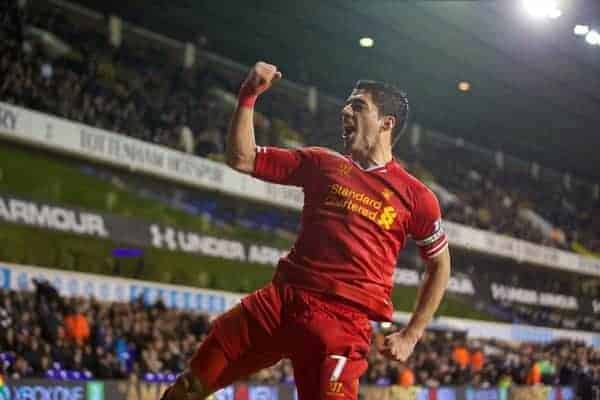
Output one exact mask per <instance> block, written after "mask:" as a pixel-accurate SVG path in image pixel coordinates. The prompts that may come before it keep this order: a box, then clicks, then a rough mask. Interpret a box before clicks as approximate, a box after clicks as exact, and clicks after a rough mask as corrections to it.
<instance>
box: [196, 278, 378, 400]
mask: <svg viewBox="0 0 600 400" xmlns="http://www.w3.org/2000/svg"><path fill="white" fill-rule="evenodd" d="M370 341H371V324H370V322H369V319H368V317H367V315H366V314H365V313H363V312H361V311H359V309H357V308H356V307H354V306H353V305H352V304H351V303H348V302H346V301H345V300H343V299H341V298H338V297H334V296H331V295H326V294H320V293H316V292H311V291H307V290H302V289H297V288H293V287H291V286H288V285H279V284H277V285H276V284H273V283H272V284H269V285H267V286H266V287H264V288H262V289H260V290H258V291H256V292H254V293H252V294H251V295H249V296H247V297H245V298H244V299H243V300H242V304H241V305H240V306H237V307H235V308H233V309H232V310H230V311H228V312H227V313H225V314H223V315H222V316H220V317H219V318H218V319H217V320H215V322H214V323H213V325H212V327H211V331H210V333H209V335H208V337H207V339H206V340H205V341H204V342H203V344H202V345H201V346H200V347H199V349H198V351H197V352H196V354H195V356H194V358H193V359H192V362H191V368H192V372H193V373H194V374H195V375H196V376H197V377H198V379H200V381H201V382H202V383H203V384H204V385H205V386H207V387H209V388H211V389H213V390H215V389H218V388H221V387H224V386H227V385H229V384H231V383H232V382H234V381H236V380H239V379H242V378H245V377H247V376H248V375H251V374H252V373H254V372H256V371H258V370H260V369H263V368H265V367H268V366H271V365H273V364H275V363H277V362H278V361H279V360H281V359H282V358H290V359H291V361H292V364H293V367H294V379H295V382H296V387H297V389H298V395H299V398H300V399H301V400H316V399H336V400H340V399H356V398H357V397H358V378H359V377H360V376H361V375H362V374H363V373H364V372H365V371H366V369H367V361H366V357H367V354H368V352H369V347H370ZM217 346H218V347H219V349H218V350H219V351H222V352H223V353H224V355H225V358H226V362H225V364H226V366H224V367H223V368H217V370H218V372H217V373H215V372H214V371H215V368H214V366H211V365H207V364H209V362H207V360H210V359H212V358H211V356H210V354H211V351H212V352H214V351H215V347H217Z"/></svg>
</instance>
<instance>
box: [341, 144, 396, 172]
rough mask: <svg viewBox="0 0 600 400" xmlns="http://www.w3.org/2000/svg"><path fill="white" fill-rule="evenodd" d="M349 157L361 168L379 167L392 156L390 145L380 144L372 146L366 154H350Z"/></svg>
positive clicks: (390, 159)
mask: <svg viewBox="0 0 600 400" xmlns="http://www.w3.org/2000/svg"><path fill="white" fill-rule="evenodd" d="M351 157H352V159H353V160H354V161H355V162H356V163H357V164H358V165H360V166H361V167H362V168H363V169H370V168H374V167H380V166H382V165H385V164H387V163H388V162H390V161H392V159H393V158H394V157H393V155H392V149H391V147H387V148H384V147H381V146H379V147H376V148H374V149H373V150H372V151H370V152H369V153H366V154H364V153H356V154H351Z"/></svg>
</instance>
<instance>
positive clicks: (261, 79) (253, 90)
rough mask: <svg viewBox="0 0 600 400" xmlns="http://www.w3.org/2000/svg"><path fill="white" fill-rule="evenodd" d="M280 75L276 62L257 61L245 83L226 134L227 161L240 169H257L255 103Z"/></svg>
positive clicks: (241, 170) (246, 172) (251, 170)
mask: <svg viewBox="0 0 600 400" xmlns="http://www.w3.org/2000/svg"><path fill="white" fill-rule="evenodd" d="M279 79H281V72H279V71H278V70H277V67H276V66H274V65H271V64H267V63H264V62H258V63H256V65H255V66H254V67H253V68H252V69H251V70H250V72H249V73H248V76H247V77H246V80H245V81H244V83H243V84H242V87H241V89H240V93H239V97H238V105H237V108H236V110H235V112H234V113H233V117H232V118H231V124H230V126H229V132H228V134H227V149H226V161H227V165H229V166H230V167H231V168H234V169H236V170H237V171H240V172H243V173H245V174H251V173H252V172H253V170H254V159H255V158H256V141H255V139H254V103H255V102H256V99H257V98H258V96H259V95H260V94H262V93H263V92H265V91H266V90H267V89H269V88H270V87H271V85H272V84H273V83H274V82H276V81H277V80H279Z"/></svg>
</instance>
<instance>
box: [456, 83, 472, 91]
mask: <svg viewBox="0 0 600 400" xmlns="http://www.w3.org/2000/svg"><path fill="white" fill-rule="evenodd" d="M458 90H460V91H461V92H468V91H469V90H471V84H470V83H469V82H467V81H460V82H458Z"/></svg>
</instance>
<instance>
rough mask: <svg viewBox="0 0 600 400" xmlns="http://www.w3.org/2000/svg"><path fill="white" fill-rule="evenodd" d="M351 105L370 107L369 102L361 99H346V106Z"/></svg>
mask: <svg viewBox="0 0 600 400" xmlns="http://www.w3.org/2000/svg"><path fill="white" fill-rule="evenodd" d="M350 103H360V104H361V105H363V106H368V104H367V102H366V101H364V100H363V99H361V98H360V97H348V99H346V103H344V105H348V104H350Z"/></svg>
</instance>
